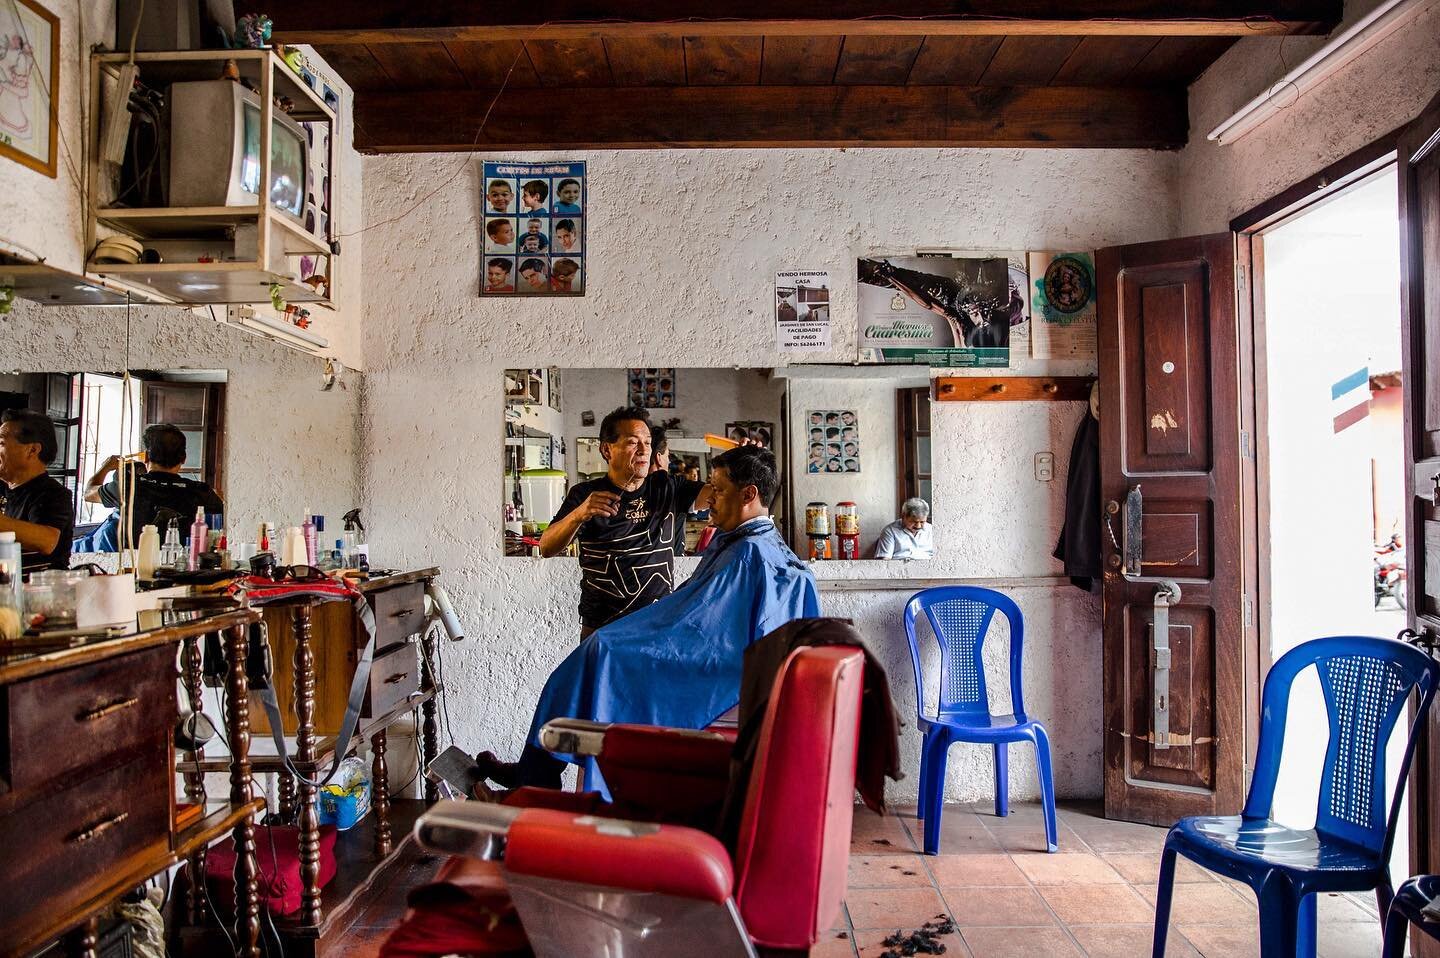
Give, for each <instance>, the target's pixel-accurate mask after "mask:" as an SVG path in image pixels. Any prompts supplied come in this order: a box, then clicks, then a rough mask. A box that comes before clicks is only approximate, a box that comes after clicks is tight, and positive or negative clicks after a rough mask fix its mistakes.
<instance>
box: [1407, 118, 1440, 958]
mask: <svg viewBox="0 0 1440 958" xmlns="http://www.w3.org/2000/svg"><path fill="white" fill-rule="evenodd" d="M1398 154H1399V159H1398V164H1399V169H1398V172H1399V176H1398V180H1399V187H1400V270H1401V282H1402V284H1403V289H1402V295H1401V298H1400V302H1401V316H1402V322H1403V325H1402V327H1401V329H1402V342H1403V350H1404V352H1403V368H1404V391H1405V392H1404V403H1405V465H1406V467H1407V469H1406V489H1405V492H1406V495H1407V497H1408V499H1409V504H1410V508H1409V509H1408V510H1406V522H1405V545H1406V549H1405V555H1406V567H1407V569H1408V573H1409V585H1408V588H1409V595H1408V599H1409V601H1408V602H1407V603H1406V605H1407V606H1408V609H1409V618H1410V622H1409V631H1410V632H1411V633H1413V634H1414V635H1415V641H1417V642H1419V643H1420V644H1422V645H1426V646H1428V647H1429V648H1430V649H1431V651H1432V653H1433V651H1434V649H1435V644H1436V642H1437V641H1440V98H1437V99H1436V100H1435V101H1434V102H1433V103H1431V105H1430V108H1429V109H1428V110H1426V111H1425V112H1424V113H1423V114H1421V116H1420V118H1419V119H1417V120H1416V121H1415V122H1414V123H1413V124H1411V126H1410V127H1409V129H1408V130H1407V131H1406V133H1405V134H1404V135H1403V136H1402V137H1401V138H1400V143H1399V150H1398ZM1411 784H1412V787H1413V789H1414V791H1413V792H1412V793H1411V794H1412V801H1411V803H1410V808H1411V829H1412V831H1411V841H1410V849H1411V851H1410V857H1411V864H1412V866H1413V868H1412V871H1414V872H1415V873H1417V874H1420V873H1425V874H1433V873H1435V872H1440V713H1437V711H1436V710H1435V709H1431V711H1430V715H1429V718H1428V721H1427V723H1426V728H1425V734H1424V736H1423V738H1422V739H1421V742H1420V744H1419V746H1418V748H1417V750H1416V756H1415V767H1414V772H1413V774H1412V778H1411ZM1412 937H1413V938H1414V939H1415V940H1414V942H1413V943H1412V948H1413V954H1415V955H1420V956H1424V958H1440V943H1436V942H1434V941H1432V940H1430V939H1428V938H1426V937H1425V936H1424V935H1415V936H1412Z"/></svg>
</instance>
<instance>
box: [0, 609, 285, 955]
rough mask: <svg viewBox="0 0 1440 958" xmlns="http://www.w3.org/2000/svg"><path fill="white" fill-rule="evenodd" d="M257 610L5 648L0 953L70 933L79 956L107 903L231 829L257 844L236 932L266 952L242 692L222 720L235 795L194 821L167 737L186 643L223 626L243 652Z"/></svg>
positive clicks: (231, 646)
mask: <svg viewBox="0 0 1440 958" xmlns="http://www.w3.org/2000/svg"><path fill="white" fill-rule="evenodd" d="M258 619H259V615H258V613H255V612H251V611H243V612H232V613H228V614H225V615H220V616H212V617H208V618H205V619H200V620H197V621H193V622H188V623H185V624H182V625H176V626H169V627H166V628H161V629H156V630H152V631H149V632H142V633H139V634H135V635H131V636H125V637H121V638H110V639H92V640H83V641H80V642H78V643H77V644H75V645H71V646H69V647H67V648H54V647H51V648H45V647H37V646H26V645H21V644H9V645H0V849H3V852H0V854H3V857H4V861H5V865H4V880H3V881H0V955H3V956H7V958H8V956H22V955H26V954H29V953H31V952H33V951H35V950H37V949H39V948H40V947H42V946H44V945H45V944H46V943H47V942H49V941H51V940H53V939H55V938H56V937H58V936H60V935H62V934H64V933H65V932H67V931H71V930H76V931H75V933H74V934H73V935H72V939H71V945H72V948H71V950H72V952H74V953H77V954H81V955H84V954H87V953H93V950H94V947H95V941H94V938H95V925H94V921H93V916H94V914H95V913H96V912H97V911H98V910H100V909H102V908H103V907H105V906H106V905H107V904H109V903H110V902H111V901H113V900H114V899H115V898H116V897H118V896H119V895H121V894H123V893H125V892H126V891H128V890H130V889H131V888H133V887H135V886H137V885H139V884H141V883H143V882H145V881H146V880H148V879H149V878H151V877H152V876H154V875H156V874H158V873H159V872H161V871H164V870H165V869H166V868H168V867H169V866H170V865H173V864H175V863H177V862H178V861H180V860H182V859H184V858H186V857H189V856H191V855H194V854H196V853H198V852H200V851H201V850H203V848H204V847H205V846H206V845H208V844H209V843H211V842H213V841H215V840H216V839H218V838H221V837H223V836H224V835H226V834H229V833H231V832H233V833H234V835H235V838H236V842H237V845H238V847H240V848H241V849H242V850H244V849H249V853H248V854H242V855H241V856H239V857H240V858H242V859H245V861H244V862H243V863H242V866H237V873H238V872H240V871H241V868H242V867H243V868H244V869H245V870H246V871H245V874H244V878H245V879H246V880H245V881H244V882H243V883H240V885H239V887H241V888H242V889H245V890H246V894H247V897H248V899H249V902H248V907H242V908H241V909H240V916H239V918H238V920H237V931H238V932H239V938H238V940H239V941H240V942H242V943H243V944H242V951H243V953H245V954H258V952H257V951H255V950H254V949H253V944H252V943H253V942H255V940H256V939H255V936H254V934H253V933H252V929H251V922H252V920H254V919H255V918H256V917H257V916H258V904H257V902H256V900H255V891H254V877H253V876H254V857H253V836H254V832H253V825H252V823H251V817H252V814H253V812H254V811H255V809H256V808H259V807H263V800H260V799H252V798H251V797H250V791H249V778H250V770H249V765H248V759H247V757H246V756H247V752H248V740H249V729H248V723H247V722H246V716H245V709H244V695H243V694H241V695H240V696H239V697H238V700H239V702H240V705H239V706H238V707H233V708H232V709H231V713H232V714H230V715H227V716H226V719H227V725H228V731H227V737H228V738H229V739H230V740H231V741H232V742H234V743H235V744H236V749H235V754H234V756H233V757H232V758H233V762H232V764H231V767H230V772H231V786H232V787H231V794H230V801H229V802H227V803H222V804H220V805H219V806H216V807H207V808H206V810H205V811H206V814H204V815H203V816H202V817H200V819H199V820H198V821H197V822H194V823H192V824H189V825H187V826H186V827H185V828H184V829H177V828H175V826H174V820H175V786H174V782H175V762H174V749H173V747H172V744H171V736H172V735H173V729H174V726H175V721H176V680H177V676H178V674H179V673H178V670H177V661H178V649H179V646H180V645H181V644H182V643H191V642H194V641H195V640H196V639H197V637H199V636H201V635H205V634H211V633H220V634H221V635H222V637H224V639H225V640H226V647H227V650H228V651H229V652H230V656H231V658H230V660H231V661H235V660H236V659H235V657H234V652H235V650H237V649H243V648H244V645H243V642H244V641H245V632H246V629H247V627H248V625H249V623H251V622H254V621H257V620H258ZM239 659H240V661H242V662H243V656H241V657H239ZM244 681H245V678H244V673H243V665H242V666H241V669H240V670H238V672H237V674H232V675H231V687H232V689H237V690H240V691H242V693H243V689H244ZM236 683H238V684H236ZM237 877H238V876H237ZM254 929H255V930H256V931H258V923H257V924H255V925H254Z"/></svg>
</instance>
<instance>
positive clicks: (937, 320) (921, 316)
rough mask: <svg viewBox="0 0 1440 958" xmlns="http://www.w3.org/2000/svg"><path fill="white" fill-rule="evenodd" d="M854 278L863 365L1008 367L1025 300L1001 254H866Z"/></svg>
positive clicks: (859, 262) (1021, 319)
mask: <svg viewBox="0 0 1440 958" xmlns="http://www.w3.org/2000/svg"><path fill="white" fill-rule="evenodd" d="M856 276H857V279H858V280H859V291H858V304H859V313H860V317H859V318H860V361H861V362H862V363H909V364H920V365H927V366H942V367H986V368H993V367H1001V368H1003V367H1006V366H1009V365H1010V327H1011V326H1013V325H1017V324H1019V323H1020V322H1022V321H1023V319H1024V315H1025V308H1024V307H1025V299H1024V293H1023V291H1022V290H1019V289H1016V288H1014V287H1013V285H1012V283H1011V281H1010V266H1009V263H1008V262H1007V261H1006V259H1005V258H1003V257H988V258H971V257H953V258H945V257H921V256H903V257H896V256H887V257H876V258H866V259H861V260H859V261H858V262H857V269H856Z"/></svg>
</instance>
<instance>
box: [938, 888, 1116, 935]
mask: <svg viewBox="0 0 1440 958" xmlns="http://www.w3.org/2000/svg"><path fill="white" fill-rule="evenodd" d="M1117 887H1124V886H1117ZM1127 890H1128V889H1127ZM940 893H941V895H943V896H944V898H945V903H946V904H947V905H949V906H950V914H951V915H953V916H954V918H955V924H957V925H959V926H961V927H962V928H970V927H980V926H1004V927H1011V926H1020V925H1053V924H1055V916H1054V915H1052V914H1051V913H1050V909H1048V908H1046V907H1045V902H1044V901H1043V900H1042V899H1041V898H1040V896H1039V895H1038V894H1036V893H1035V889H1033V888H1031V887H1030V886H1029V885H1023V886H1017V887H1013V888H942V889H941V890H940Z"/></svg>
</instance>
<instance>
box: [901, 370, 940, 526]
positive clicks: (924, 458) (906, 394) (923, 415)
mask: <svg viewBox="0 0 1440 958" xmlns="http://www.w3.org/2000/svg"><path fill="white" fill-rule="evenodd" d="M895 399H896V423H895V424H896V430H895V437H896V438H895V441H896V443H897V448H896V450H895V469H896V475H895V493H896V499H895V514H896V515H897V516H898V515H899V514H900V504H901V503H903V502H904V501H905V500H906V499H909V498H912V497H915V496H919V497H920V498H921V499H924V500H925V501H926V502H928V503H930V505H931V507H932V511H933V507H934V505H935V503H934V501H933V500H932V499H931V497H930V491H931V486H930V478H931V477H930V387H928V386H917V387H915V388H913V389H897V390H895Z"/></svg>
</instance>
